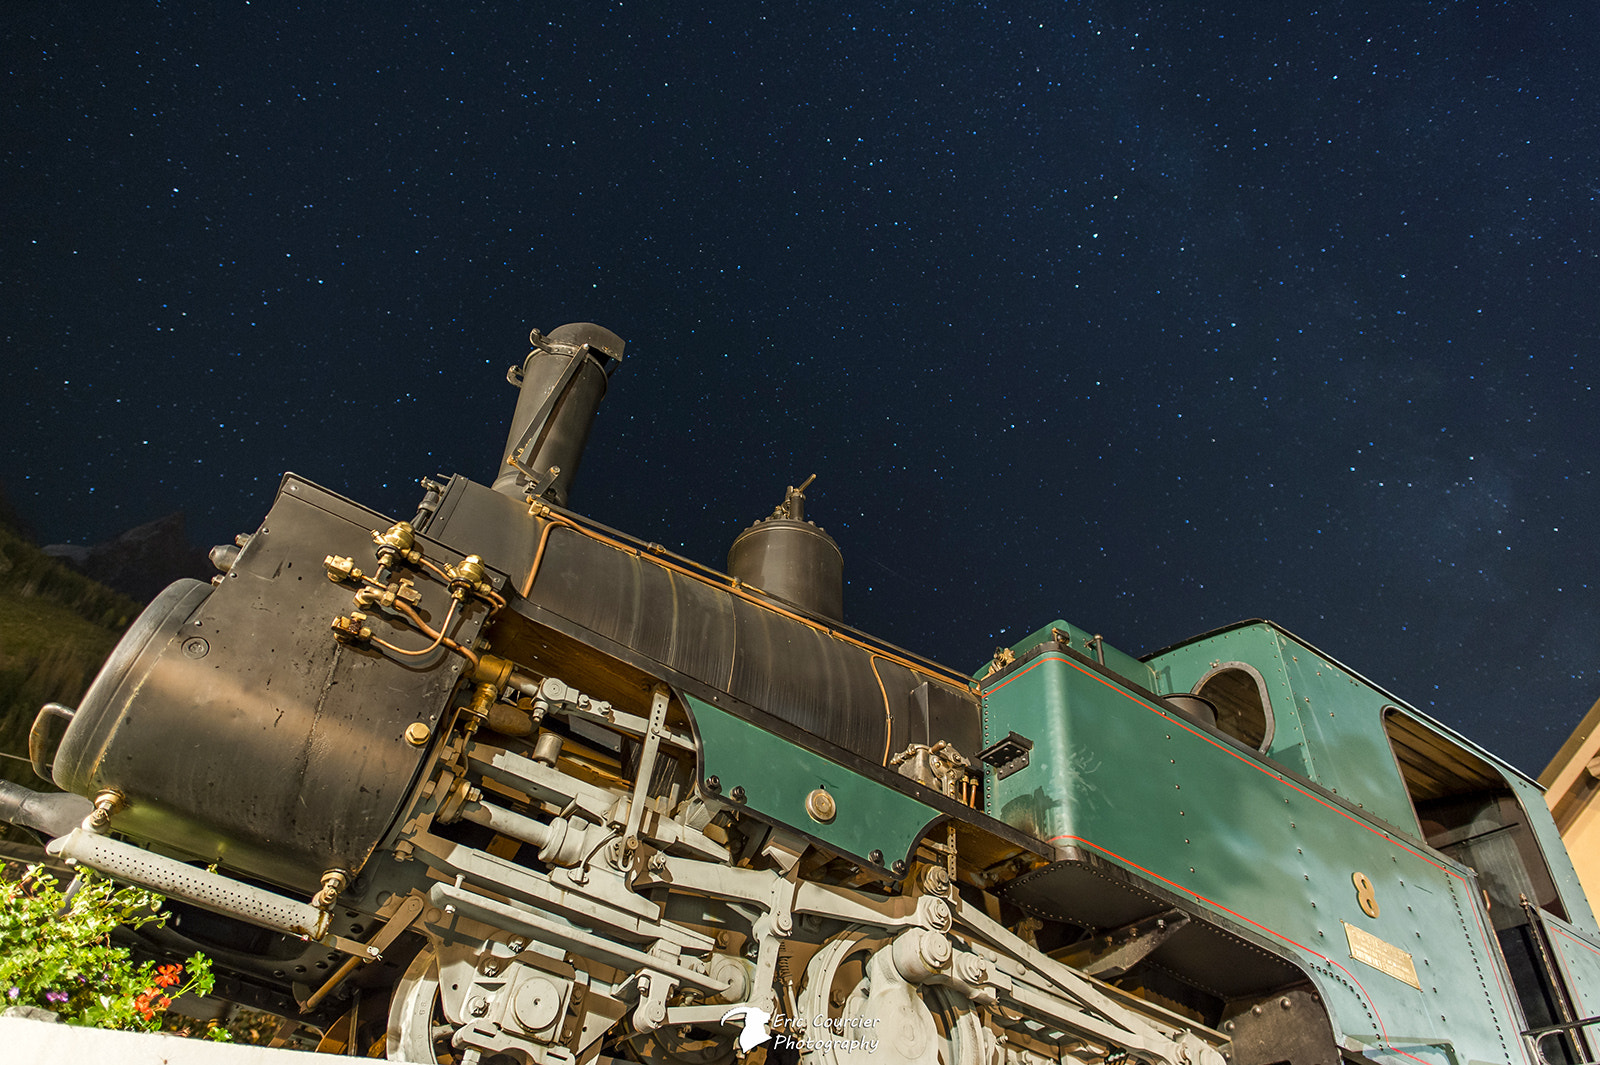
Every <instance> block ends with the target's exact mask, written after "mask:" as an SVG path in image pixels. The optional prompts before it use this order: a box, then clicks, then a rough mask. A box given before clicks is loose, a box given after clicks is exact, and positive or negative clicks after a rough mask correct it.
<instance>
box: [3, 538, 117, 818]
mask: <svg viewBox="0 0 1600 1065" xmlns="http://www.w3.org/2000/svg"><path fill="white" fill-rule="evenodd" d="M138 612H139V606H138V604H137V603H135V602H134V601H133V600H131V599H129V598H128V597H126V596H124V595H119V594H118V593H116V592H113V591H112V590H111V589H109V588H106V587H105V586H103V585H100V584H97V583H95V582H94V581H92V580H90V579H89V578H88V577H85V576H84V575H83V574H81V573H78V572H77V571H75V570H73V569H72V568H71V567H69V566H67V565H65V564H64V563H62V562H61V561H60V560H59V559H54V558H51V557H49V556H48V555H46V554H45V553H44V552H43V551H41V550H39V548H37V547H35V546H34V545H33V544H31V543H29V542H28V541H27V540H25V539H24V538H23V537H21V536H20V535H18V534H17V533H16V532H14V531H12V530H10V529H7V528H5V527H4V526H0V755H3V758H0V777H3V778H4V779H7V780H14V781H16V782H18V783H21V784H24V785H26V786H28V787H31V788H38V787H39V783H40V782H39V781H38V780H36V779H35V778H34V776H33V771H32V770H31V769H29V768H28V762H27V753H28V749H27V748H28V728H29V726H31V725H32V724H33V718H34V715H35V714H37V713H38V712H39V707H40V706H42V705H44V704H45V703H47V702H62V703H67V704H69V705H76V704H77V701H78V699H79V698H80V697H81V696H82V695H83V692H84V689H85V688H87V687H88V684H89V681H90V679H91V678H92V677H93V676H94V675H95V671H96V670H98V669H99V668H100V663H101V662H103V661H104V660H105V657H106V656H107V655H108V654H110V653H111V649H112V648H113V647H115V646H116V643H117V638H118V636H119V635H120V634H121V633H122V630H123V629H125V628H126V627H127V626H128V623H129V621H130V620H132V619H133V617H134V616H135V615H137V614H138ZM10 838H18V839H20V838H22V837H20V836H15V837H10Z"/></svg>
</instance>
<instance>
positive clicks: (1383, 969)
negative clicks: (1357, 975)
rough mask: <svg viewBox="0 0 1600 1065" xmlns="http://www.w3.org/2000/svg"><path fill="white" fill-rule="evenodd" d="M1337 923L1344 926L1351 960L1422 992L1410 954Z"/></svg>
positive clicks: (1348, 924)
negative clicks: (1386, 974)
mask: <svg viewBox="0 0 1600 1065" xmlns="http://www.w3.org/2000/svg"><path fill="white" fill-rule="evenodd" d="M1339 923H1340V924H1342V925H1344V937H1345V939H1347V940H1349V942H1350V956H1351V957H1352V958H1354V959H1355V960H1356V961H1359V962H1363V963H1365V964H1367V965H1370V966H1372V967H1373V968H1374V969H1376V970H1378V971H1379V972H1380V973H1388V974H1389V975H1390V976H1392V977H1394V978H1395V979H1396V980H1399V981H1400V982H1401V983H1403V984H1410V985H1411V986H1412V987H1414V988H1416V989H1417V990H1418V991H1421V990H1422V984H1421V983H1420V982H1419V981H1418V980H1417V967H1416V965H1415V964H1413V963H1412V961H1411V955H1410V954H1408V953H1406V952H1405V951H1403V950H1401V949H1400V948H1399V947H1397V946H1395V945H1394V944H1393V943H1389V942H1387V941H1385V940H1382V939H1379V938H1378V937H1377V936H1375V935H1373V934H1372V933H1371V932H1368V931H1366V930H1365V929H1361V928H1357V927H1356V926H1355V925H1353V924H1350V923H1349V922H1348V921H1340V922H1339Z"/></svg>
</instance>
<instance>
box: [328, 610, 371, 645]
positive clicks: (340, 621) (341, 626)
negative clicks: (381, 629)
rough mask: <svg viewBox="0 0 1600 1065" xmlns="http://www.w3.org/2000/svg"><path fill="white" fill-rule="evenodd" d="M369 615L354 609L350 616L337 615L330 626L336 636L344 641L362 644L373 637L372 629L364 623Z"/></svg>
mask: <svg viewBox="0 0 1600 1065" xmlns="http://www.w3.org/2000/svg"><path fill="white" fill-rule="evenodd" d="M366 620H367V615H365V614H363V613H361V612H360V611H359V610H352V611H351V612H350V616H349V617H342V616H341V617H336V618H334V619H333V624H332V626H330V627H331V628H332V629H333V635H334V638H335V639H337V640H339V641H341V642H343V643H354V644H362V643H366V642H367V641H368V640H370V639H372V629H371V628H369V627H368V626H367V625H366V624H364V623H365V622H366Z"/></svg>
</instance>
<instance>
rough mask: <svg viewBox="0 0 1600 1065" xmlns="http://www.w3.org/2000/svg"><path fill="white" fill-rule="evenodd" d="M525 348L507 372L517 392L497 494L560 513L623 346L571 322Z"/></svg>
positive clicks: (532, 337) (607, 333)
mask: <svg viewBox="0 0 1600 1065" xmlns="http://www.w3.org/2000/svg"><path fill="white" fill-rule="evenodd" d="M528 341H529V343H531V344H532V345H533V350H532V351H530V352H528V357H527V358H526V359H525V360H523V363H522V365H521V366H513V367H511V369H510V370H508V371H506V380H508V381H510V382H511V383H512V384H514V385H516V386H517V387H519V388H520V389H521V390H522V392H521V395H519V396H518V397H517V410H516V413H515V414H513V415H512V416H511V432H510V434H509V435H508V436H507V437H506V450H505V455H504V456H503V457H502V460H501V467H500V475H499V476H498V477H496V478H495V481H494V490H495V491H496V492H501V493H504V494H505V495H508V496H512V497H513V498H515V499H522V498H524V497H526V496H530V495H531V496H534V497H536V498H543V499H548V500H549V501H550V502H552V503H554V504H556V505H557V506H563V507H564V506H566V505H567V493H568V491H570V490H571V488H572V480H573V478H574V477H575V476H577V473H578V462H579V461H580V460H581V459H582V458H583V448H584V445H585V444H587V443H588V441H589V429H590V427H592V426H593V425H594V415H595V411H596V410H597V409H598V408H599V406H600V401H601V400H602V399H604V398H605V394H606V382H607V381H608V380H609V379H610V377H611V374H612V373H613V372H614V371H615V370H616V368H617V365H618V364H619V363H620V362H621V361H622V348H623V340H622V338H621V337H619V336H617V335H616V334H615V333H613V332H611V330H609V329H603V328H601V327H600V326H598V325H594V324H593V323H590V322H574V323H571V324H569V325H563V326H559V327H557V328H556V329H553V330H551V331H550V334H549V335H548V336H546V335H545V334H543V333H541V332H539V331H538V330H537V329H535V330H534V331H533V332H532V333H531V334H529V336H528Z"/></svg>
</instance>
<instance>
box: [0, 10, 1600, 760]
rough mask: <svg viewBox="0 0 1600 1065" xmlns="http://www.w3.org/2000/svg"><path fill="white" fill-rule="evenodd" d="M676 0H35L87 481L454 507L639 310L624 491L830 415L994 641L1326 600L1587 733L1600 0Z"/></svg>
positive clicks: (1397, 672) (859, 552)
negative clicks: (445, 480)
mask: <svg viewBox="0 0 1600 1065" xmlns="http://www.w3.org/2000/svg"><path fill="white" fill-rule="evenodd" d="M656 6H675V5H644V4H640V5H628V6H620V5H611V6H607V5H601V4H597V3H596V4H582V5H571V10H569V11H567V12H565V13H559V14H550V12H551V11H553V10H554V9H555V7H554V5H537V9H538V14H537V15H535V14H530V13H529V11H528V10H527V9H525V8H524V7H522V6H520V5H516V6H514V5H507V6H505V7H503V8H495V7H494V6H492V5H491V6H488V7H485V6H477V7H474V8H472V10H471V11H462V10H459V9H458V7H459V6H458V5H435V6H434V8H433V13H432V14H429V15H426V16H418V17H410V16H408V15H406V14H404V13H394V12H389V11H387V10H385V9H383V8H381V7H380V8H377V9H374V8H373V7H372V6H371V5H363V6H351V7H349V8H348V9H346V10H344V11H343V12H342V13H338V12H334V11H331V9H328V8H321V9H319V10H317V11H312V10H308V9H301V10H296V11H293V12H291V11H288V10H286V9H285V8H284V7H283V6H282V5H276V4H245V3H230V4H219V5H211V6H207V7H205V8H202V9H199V10H195V9H184V8H175V7H174V6H172V5H148V4H147V5H139V6H135V5H117V6H116V7H115V8H114V9H107V10H96V11H93V12H87V13H86V11H85V10H84V9H80V8H68V7H63V6H60V5H46V4H17V5H13V9H12V10H11V11H10V12H8V15H9V17H8V19H7V23H6V26H5V28H4V31H3V32H4V34H5V39H4V49H5V51H4V55H5V70H6V77H7V88H8V92H7V94H6V104H5V107H6V114H7V117H8V120H9V121H8V123H7V125H8V128H9V131H8V133H7V136H6V137H5V138H4V140H3V142H0V152H3V154H4V169H3V172H4V175H5V199H6V205H7V212H6V214H7V220H6V224H5V225H4V227H3V229H0V241H3V245H0V248H3V257H0V284H3V293H4V300H3V307H4V312H5V313H4V328H5V336H6V341H7V345H8V348H9V351H10V354H9V356H8V361H9V365H10V366H11V373H10V374H9V375H8V381H9V387H8V388H7V389H6V390H5V393H4V395H0V416H3V418H4V423H5V425H6V426H7V430H8V431H7V438H8V440H9V441H10V443H11V455H10V460H9V462H8V463H7V464H6V467H5V468H4V470H3V472H0V476H3V478H4V484H5V489H6V492H7V495H8V496H9V497H10V498H11V499H12V501H13V503H14V505H15V506H16V507H17V508H18V509H19V510H20V511H21V512H22V513H23V515H24V517H25V518H27V520H28V521H29V522H30V523H31V524H33V525H34V527H35V528H36V530H37V531H38V533H39V534H40V536H41V538H42V539H44V540H45V541H47V542H49V541H77V542H84V541H95V540H98V539H103V538H106V537H109V536H111V535H114V534H115V533H116V532H118V531H120V530H121V529H124V528H127V527H129V526H131V525H133V524H136V523H138V522H141V521H145V520H149V519H151V518H154V517H156V516H159V515H161V514H164V513H167V512H170V511H172V510H175V509H179V508H182V509H183V510H185V511H186V512H187V513H188V515H189V521H190V526H191V529H192V531H193V532H194V534H195V535H196V536H197V537H199V538H201V539H203V540H205V541H206V542H208V543H209V542H214V541H218V540H222V539H226V538H229V537H231V536H232V534H233V533H235V532H238V531H242V530H246V529H249V528H253V527H254V525H255V524H256V522H257V521H258V519H259V517H260V515H261V514H262V513H264V512H265V510H266V508H267V506H268V505H269V503H270V502H271V497H272V494H273V491H274V488H275V485H276V483H277V479H278V477H279V475H280V474H281V473H282V472H283V471H284V470H288V469H292V470H295V471H296V472H298V473H301V474H304V475H306V476H308V477H311V478H312V479H314V480H316V481H318V482H320V483H323V484H325V485H327V486H328V487H330V488H332V489H334V490H336V491H339V492H342V493H344V494H347V495H349V496H351V497H353V498H356V499H358V500H361V501H364V502H367V503H369V504H370V505H373V506H375V507H377V508H379V509H381V510H385V511H387V512H391V513H398V514H408V513H410V510H411V507H412V506H413V504H414V502H415V498H416V495H417V489H416V487H415V482H416V479H417V478H418V477H421V476H425V475H430V474H436V473H446V474H448V473H453V472H461V473H466V474H469V475H472V476H474V477H475V478H477V479H479V480H485V481H486V480H489V479H491V478H492V477H493V474H494V469H493V466H494V463H495V461H496V459H497V458H498V455H499V448H500V444H501V442H502V440H503V434H504V425H505V420H506V418H507V417H508V416H509V412H510V406H511V402H512V398H513V397H512V395H511V393H510V390H509V389H508V388H507V386H506V385H505V384H504V379H503V375H504V370H505V367H506V366H507V365H509V364H510V363H512V362H516V361H519V360H520V358H521V357H522V355H523V354H524V353H525V351H526V349H525V347H524V346H523V344H524V338H525V336H526V334H527V331H528V329H529V328H530V327H534V326H537V327H539V328H542V329H546V330H548V329H550V328H553V327H554V326H556V325H558V324H560V323H562V322H565V321H574V320H579V321H581V320H592V321H596V322H599V323H601V324H603V325H606V326H607V327H609V328H611V329H613V330H614V331H616V332H617V333H619V334H620V335H622V336H623V337H625V338H626V339H627V340H628V342H629V347H628V353H627V359H626V361H625V363H624V367H623V369H622V370H621V371H620V372H619V373H618V375H617V377H616V378H615V380H614V381H613V383H612V388H611V395H610V396H609V397H608V399H607V401H606V404H605V406H604V407H603V408H602V411H601V415H600V418H599V420H598V422H597V425H596V428H595V433H594V436H593V437H592V443H591V447H590V452H589V455H588V457H587V458H586V460H585V463H584V468H583V471H582V476H581V478H580V480H579V482H578V485H577V489H576V492H575V494H574V497H573V503H574V505H575V506H576V507H577V508H578V509H580V510H582V511H584V512H586V513H588V514H590V515H592V516H593V517H595V518H596V519H598V520H600V521H602V522H605V523H607V524H610V525H613V526H616V527H618V528H621V529H624V530H626V531H629V532H632V533H634V534H636V535H638V536H641V537H643V538H645V539H649V540H655V541H660V542H662V543H666V544H668V545H670V546H672V547H674V548H675V549H677V550H680V551H682V552H684V553H686V554H688V555H690V556H692V557H695V558H699V559H702V560H704V561H706V562H708V563H711V564H713V565H721V564H722V560H723V557H724V554H725V552H726V548H727V545H728V543H730V542H731V540H732V538H733V536H734V535H735V534H736V533H737V532H738V531H739V530H740V529H741V528H743V527H744V526H745V525H747V524H748V523H749V522H750V521H752V520H754V519H755V518H758V517H761V516H763V515H764V514H766V513H768V512H770V510H771V508H772V506H773V505H775V504H776V503H777V502H778V501H779V500H780V499H781V498H782V494H783V489H784V487H785V486H786V485H788V484H794V483H798V481H799V479H801V478H803V477H805V476H806V475H808V474H810V473H813V472H815V473H817V474H818V480H817V483H816V485H815V486H814V489H813V491H812V493H811V497H812V498H811V505H810V515H811V516H812V517H814V518H815V519H816V520H817V521H818V522H819V523H820V524H821V525H823V526H824V527H826V528H827V529H828V530H829V531H830V533H832V534H833V535H834V536H835V537H836V538H837V539H838V540H839V542H840V545H841V547H842V548H843V550H844V553H845V558H846V570H847V577H848V578H849V586H848V588H847V590H846V611H847V617H848V618H849V620H851V621H852V622H853V623H854V624H856V625H858V626H859V627H861V628H864V629H866V630H868V631H870V632H874V633H877V634H879V635H882V636H884V637H886V638H888V639H890V640H892V641H894V642H896V643H899V644H902V645H905V646H908V647H911V648H914V649H916V650H919V651H922V652H925V653H927V654H930V655H932V656H934V657H936V658H939V659H941V660H944V661H948V662H951V663H952V664H955V665H960V666H968V667H970V666H973V665H975V664H976V663H978V662H980V661H982V660H983V659H985V658H987V656H988V655H989V653H990V652H991V651H992V650H993V648H994V646H995V645H996V644H998V643H1001V642H1005V641H1008V640H1012V639H1017V638H1020V637H1021V636H1023V635H1025V634H1026V633H1028V632H1031V631H1033V629H1035V628H1036V627H1038V626H1040V625H1042V624H1045V623H1048V622H1049V621H1050V620H1052V619H1054V618H1057V617H1064V618H1066V619H1068V620H1070V621H1072V622H1074V623H1076V624H1078V625H1081V626H1083V627H1085V628H1087V629H1089V630H1090V631H1093V632H1101V633H1104V634H1105V636H1106V638H1107V639H1108V640H1109V641H1110V642H1112V643H1113V644H1116V645H1118V646H1120V647H1122V648H1123V649H1125V650H1127V651H1129V652H1131V653H1135V654H1139V653H1144V652H1147V651H1152V650H1156V649H1158V648H1160V647H1162V646H1164V645H1166V644H1169V643H1172V642H1175V641H1177V640H1180V639H1183V638H1185V637H1187V636H1190V635H1194V634H1197V633H1199V632H1201V631H1205V630H1207V629H1210V628H1214V627H1216V626H1219V625H1222V624H1226V623H1228V622H1231V621H1235V620H1239V619H1241V618H1245V617H1256V616H1264V617H1270V618H1272V619H1273V620H1275V621H1277V622H1279V623H1281V624H1283V625H1284V626H1286V627H1288V628H1289V629H1291V630H1293V631H1295V632H1297V633H1298V634H1300V635H1302V636H1303V637H1305V638H1306V639H1308V640H1310V641H1311V642H1313V643H1315V644H1317V645H1319V646H1321V647H1323V648H1324V649H1325V650H1326V651H1327V652H1328V653H1329V654H1331V655H1333V656H1335V657H1337V658H1339V659H1341V660H1343V661H1345V662H1347V663H1348V664H1349V665H1351V666H1352V667H1353V668H1355V669H1356V670H1358V671H1360V672H1362V673H1364V674H1365V675H1367V676H1368V677H1370V678H1371V679H1373V680H1374V681H1375V682H1377V683H1379V684H1381V685H1383V686H1384V687H1386V688H1388V689H1390V690H1391V691H1393V692H1394V693H1395V694H1396V695H1398V696H1399V697H1401V698H1403V699H1406V700H1407V701H1409V702H1411V703H1413V704H1414V705H1417V706H1419V707H1421V708H1422V709H1424V710H1426V711H1428V712H1429V713H1432V714H1433V715H1435V716H1436V717H1438V718H1440V719H1441V720H1443V721H1444V722H1446V723H1447V724H1450V725H1452V726H1454V727H1456V728H1459V729H1460V730H1462V731H1463V732H1465V733H1466V734H1467V735H1468V736H1470V737H1471V738H1473V739H1475V740H1477V741H1479V742H1481V743H1482V744H1484V745H1485V746H1487V747H1489V748H1491V749H1493V750H1496V751H1497V752H1499V753H1501V754H1502V755H1504V756H1506V757H1508V758H1510V759H1511V760H1512V761H1513V762H1514V763H1516V764H1517V765H1518V766H1520V767H1521V768H1523V769H1524V770H1527V771H1529V772H1534V773H1536V772H1538V770H1539V769H1540V768H1542V766H1543V764H1544V762H1545V761H1546V760H1547V759H1548V758H1549V757H1550V755H1551V754H1552V753H1553V752H1554V750H1555V748H1556V747H1557V746H1558V745H1559V743H1560V741H1561V740H1562V739H1563V738H1564V737H1565V735H1566V734H1567V732H1568V731H1569V730H1570V729H1571V727H1572V726H1573V724H1574V723H1575V722H1576V720H1577V719H1578V718H1579V717H1580V716H1581V714H1582V713H1583V711H1584V710H1586V709H1587V708H1588V706H1589V705H1590V703H1592V702H1593V701H1594V699H1595V697H1596V696H1597V695H1600V691H1597V690H1596V689H1597V684H1596V680H1597V673H1596V655H1597V650H1596V649H1597V646H1600V608H1597V606H1596V603H1595V588H1596V584H1597V577H1600V574H1597V567H1600V563H1597V562H1596V560H1595V557H1594V552H1593V550H1592V548H1591V546H1590V540H1591V539H1592V531H1593V529H1594V527H1595V525H1596V519H1597V517H1600V490H1597V486H1596V483H1595V477H1594V472H1593V471H1594V453H1595V448H1594V441H1595V437H1596V435H1597V433H1596V430H1595V426H1596V424H1597V422H1600V419H1597V413H1600V412H1597V402H1596V398H1595V393H1594V391H1593V386H1594V383H1595V377H1596V370H1595V359H1594V357H1593V356H1594V355H1595V353H1596V348H1597V347H1600V342H1597V337H1600V312H1597V310H1596V304H1597V303H1600V301H1597V300H1596V299H1595V293H1596V292H1600V262H1597V258H1596V247H1595V237H1596V234H1595V223H1596V204H1597V196H1600V193H1597V189H1600V130H1597V129H1596V121H1595V113H1596V112H1595V109H1594V105H1593V101H1594V99H1595V98H1596V94H1597V89H1600V86H1597V78H1596V62H1597V61H1596V59H1595V58H1594V57H1595V56H1596V55H1597V54H1600V16H1597V15H1596V14H1595V12H1594V11H1593V10H1591V9H1589V8H1586V7H1582V6H1579V5H1574V6H1571V7H1570V8H1569V7H1567V6H1564V5H1551V8H1550V10H1548V11H1547V10H1544V9H1543V8H1541V7H1539V6H1537V5H1526V4H1525V5H1498V6H1487V5H1486V6H1484V7H1481V8H1480V7H1474V6H1470V5H1463V4H1414V5H1413V4H1408V5H1381V6H1375V9H1374V10H1370V11H1369V10H1363V9H1360V8H1357V7H1354V6H1350V5H1343V4H1332V5H1326V4H1325V5H1318V6H1316V7H1302V6H1298V5H1287V6H1284V5H1275V4H1262V5H1244V6H1247V7H1251V8H1255V9H1258V10H1256V12H1255V13H1253V14H1238V13H1234V12H1232V11H1230V10H1229V9H1228V8H1227V7H1226V6H1220V5H1212V4H1196V3H1171V4H1166V5H1151V4H1115V3H1086V4H1048V5H1047V4H1031V5H1030V4H1022V5H991V6H989V7H987V8H986V7H984V6H982V5H972V4H960V5H936V6H928V7H921V6H918V7H916V8H909V7H871V8H841V7H836V6H828V5H805V6H803V7H801V8H799V9H796V8H793V7H792V6H788V5H763V4H758V3H753V2H746V3H738V4H710V5H695V6H694V12H693V13H692V14H690V13H688V8H687V7H685V8H684V9H683V13H681V14H679V13H666V12H661V11H658V10H654V9H653V8H654V7H656ZM1569 10H1570V11H1571V12H1574V13H1571V14H1568V13H1565V12H1567V11H1569ZM1552 12H1555V13H1552Z"/></svg>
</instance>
